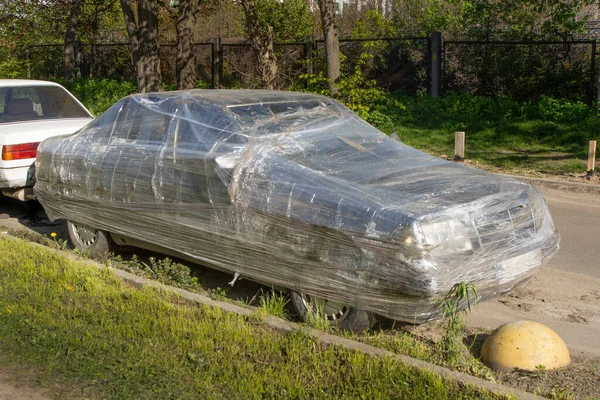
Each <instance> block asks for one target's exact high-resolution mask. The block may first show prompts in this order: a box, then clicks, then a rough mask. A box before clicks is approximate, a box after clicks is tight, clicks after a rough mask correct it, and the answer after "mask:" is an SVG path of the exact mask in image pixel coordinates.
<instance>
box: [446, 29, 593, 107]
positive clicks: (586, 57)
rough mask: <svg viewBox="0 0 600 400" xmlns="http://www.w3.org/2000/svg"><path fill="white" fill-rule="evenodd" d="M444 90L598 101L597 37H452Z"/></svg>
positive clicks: (528, 97)
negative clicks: (541, 39)
mask: <svg viewBox="0 0 600 400" xmlns="http://www.w3.org/2000/svg"><path fill="white" fill-rule="evenodd" d="M442 59H443V60H444V62H443V77H442V82H443V91H459V92H470V93H474V94H480V95H484V96H485V95H495V96H498V95H500V96H509V97H512V98H514V99H516V100H537V99H539V98H540V97H541V96H542V95H547V96H554V97H560V98H570V99H572V100H582V101H586V102H588V103H590V104H591V103H592V102H594V100H595V97H596V79H595V77H596V71H597V67H596V41H593V40H577V41H560V42H558V41H535V42H534V41H514V42H501V41H487V42H486V41H446V42H444V45H443V55H442Z"/></svg>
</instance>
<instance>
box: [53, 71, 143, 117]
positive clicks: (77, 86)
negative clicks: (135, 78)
mask: <svg viewBox="0 0 600 400" xmlns="http://www.w3.org/2000/svg"><path fill="white" fill-rule="evenodd" d="M59 83H60V84H61V85H63V86H64V87H66V88H67V89H68V90H69V91H70V92H71V93H73V96H75V97H77V98H78V99H79V101H81V102H82V103H83V105H85V106H86V107H87V108H88V110H90V112H91V113H92V114H94V116H96V117H97V116H99V115H100V114H102V113H103V112H104V111H106V110H107V109H108V108H109V107H110V106H112V105H113V104H114V103H116V102H117V101H118V100H119V99H121V98H122V97H125V96H127V95H130V94H132V93H136V92H137V86H136V85H135V83H133V82H129V81H123V82H121V81H117V80H113V79H85V78H78V79H75V80H73V81H61V82H59Z"/></svg>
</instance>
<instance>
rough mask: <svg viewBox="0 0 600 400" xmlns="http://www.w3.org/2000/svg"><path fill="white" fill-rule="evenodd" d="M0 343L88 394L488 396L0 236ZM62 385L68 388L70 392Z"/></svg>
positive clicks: (8, 360)
mask: <svg viewBox="0 0 600 400" xmlns="http://www.w3.org/2000/svg"><path fill="white" fill-rule="evenodd" d="M0 265H2V268H1V269H0V312H1V315H0V355H1V356H2V358H3V362H4V364H5V365H10V364H14V365H27V366H31V367H32V368H34V369H35V370H36V371H37V373H38V374H39V376H40V380H41V382H42V383H43V382H46V383H49V382H52V386H53V387H56V384H57V383H61V382H62V383H63V384H64V385H68V386H71V387H72V386H77V387H78V388H80V391H79V392H78V394H77V395H73V397H77V396H81V395H82V394H83V395H84V396H85V397H88V398H115V399H116V398H118V399H127V398H199V397H202V398H264V397H267V398H273V397H276V398H279V397H282V398H324V397H328V398H392V397H396V398H415V399H417V398H423V399H425V398H426V399H430V398H436V399H443V398H477V399H480V398H495V396H494V395H490V394H487V393H483V392H480V391H477V390H476V389H474V388H462V387H459V386H458V385H456V384H455V383H453V382H448V381H444V380H442V379H441V378H440V377H438V376H435V375H432V374H429V373H423V372H420V371H416V370H414V369H412V368H409V367H406V366H404V365H402V364H400V363H398V362H396V361H394V360H392V359H386V358H374V357H369V356H366V355H364V354H361V353H355V352H349V351H346V350H343V349H339V348H333V347H328V346H324V345H322V344H320V343H319V342H317V341H315V340H314V339H312V338H311V337H308V336H306V335H305V334H302V333H293V334H283V333H281V332H277V331H273V330H271V329H268V328H266V327H264V326H261V325H260V324H255V323H252V322H250V321H247V320H245V319H244V318H243V317H240V316H238V315H234V314H227V313H224V312H222V311H220V310H217V309H211V308H207V307H195V306H190V305H186V304H182V303H181V302H180V301H179V299H178V298H177V297H174V296H173V295H169V294H166V293H162V292H159V291H157V290H155V289H149V288H143V289H135V288H131V287H129V286H127V285H126V284H124V283H123V282H122V281H120V280H119V279H117V278H116V277H115V276H114V275H113V274H112V273H111V272H110V271H109V270H98V269H95V268H91V267H88V266H84V265H81V264H78V263H76V262H73V261H70V260H68V259H66V258H64V257H62V256H60V255H57V254H55V253H54V252H52V251H51V250H49V249H44V248H40V247H37V246H33V245H31V244H29V243H26V242H22V241H20V240H17V239H13V238H10V237H6V236H2V237H0ZM70 393H71V394H73V393H74V392H72V391H71V392H70Z"/></svg>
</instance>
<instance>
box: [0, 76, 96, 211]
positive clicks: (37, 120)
mask: <svg viewBox="0 0 600 400" xmlns="http://www.w3.org/2000/svg"><path fill="white" fill-rule="evenodd" d="M93 119H94V117H93V116H92V114H91V113H90V112H89V111H88V110H87V109H86V108H85V107H84V106H83V105H82V104H81V103H80V102H79V101H78V100H77V99H76V98H75V97H74V96H73V95H72V94H71V93H69V92H68V91H67V90H66V89H65V88H64V87H62V86H61V85H59V84H57V83H54V82H46V81H34V80H17V79H14V80H13V79H0V153H1V154H2V156H1V158H0V190H1V191H2V194H3V195H6V196H11V197H14V198H17V199H20V200H27V199H29V198H33V191H32V186H33V183H34V176H35V174H34V166H33V163H34V161H35V155H36V152H37V146H38V144H39V143H40V142H41V141H42V140H44V139H46V138H49V137H52V136H59V135H66V134H71V133H74V132H76V131H78V130H79V129H81V128H82V127H83V126H85V125H87V124H88V123H89V122H90V121H92V120H93Z"/></svg>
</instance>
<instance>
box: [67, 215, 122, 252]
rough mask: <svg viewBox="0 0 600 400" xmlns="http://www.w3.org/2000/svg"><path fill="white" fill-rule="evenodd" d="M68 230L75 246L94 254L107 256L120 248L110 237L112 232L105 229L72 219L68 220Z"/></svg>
mask: <svg viewBox="0 0 600 400" xmlns="http://www.w3.org/2000/svg"><path fill="white" fill-rule="evenodd" d="M67 231H68V233H69V239H71V244H72V245H73V247H75V248H76V249H77V250H80V251H83V252H90V253H91V254H92V255H94V256H107V255H109V254H110V253H114V252H115V251H117V249H118V248H119V246H118V245H117V244H116V243H115V242H114V240H112V238H111V237H110V233H108V232H105V231H101V230H97V229H93V228H89V227H87V226H85V225H82V224H78V223H76V222H71V221H67Z"/></svg>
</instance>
